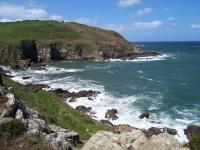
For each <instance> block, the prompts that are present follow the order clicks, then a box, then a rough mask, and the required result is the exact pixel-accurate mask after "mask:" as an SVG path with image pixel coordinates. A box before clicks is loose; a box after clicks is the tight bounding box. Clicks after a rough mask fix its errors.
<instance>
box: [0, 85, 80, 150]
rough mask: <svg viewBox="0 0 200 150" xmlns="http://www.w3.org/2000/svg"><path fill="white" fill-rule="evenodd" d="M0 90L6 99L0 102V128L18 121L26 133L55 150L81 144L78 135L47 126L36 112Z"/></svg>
mask: <svg viewBox="0 0 200 150" xmlns="http://www.w3.org/2000/svg"><path fill="white" fill-rule="evenodd" d="M0 89H1V91H4V92H1V93H3V94H5V95H4V96H5V97H7V99H6V101H3V102H2V101H0V102H1V104H2V105H3V107H0V126H1V124H5V123H8V122H11V121H13V120H18V121H20V122H22V123H23V124H24V126H25V127H26V132H27V133H29V134H32V135H36V136H40V137H41V138H42V139H44V141H46V143H48V144H49V145H50V146H51V147H52V148H53V149H56V150H65V149H75V148H74V147H75V145H76V144H79V143H81V142H80V140H79V135H78V133H76V132H74V131H70V130H68V129H63V128H61V127H59V126H56V125H52V124H47V123H46V122H45V121H44V120H43V119H42V117H41V115H40V114H39V113H38V112H37V111H35V110H33V109H31V108H28V107H25V106H24V105H23V103H22V102H21V101H20V100H18V99H17V98H15V96H14V95H13V94H11V93H8V92H7V91H6V90H4V88H3V87H1V88H0ZM0 100H2V99H0Z"/></svg>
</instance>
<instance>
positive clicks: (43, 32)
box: [0, 21, 81, 43]
mask: <svg viewBox="0 0 200 150" xmlns="http://www.w3.org/2000/svg"><path fill="white" fill-rule="evenodd" d="M79 37H81V35H80V33H78V32H76V31H74V30H73V29H71V28H70V27H68V26H66V25H65V24H64V23H59V22H56V21H23V22H10V23H0V42H5V43H18V42H19V41H20V40H23V39H31V40H32V39H38V40H51V39H73V38H79Z"/></svg>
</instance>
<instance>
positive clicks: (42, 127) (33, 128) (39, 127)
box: [27, 118, 52, 135]
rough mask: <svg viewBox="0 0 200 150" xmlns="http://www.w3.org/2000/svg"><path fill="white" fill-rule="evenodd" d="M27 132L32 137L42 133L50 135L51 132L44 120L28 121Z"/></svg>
mask: <svg viewBox="0 0 200 150" xmlns="http://www.w3.org/2000/svg"><path fill="white" fill-rule="evenodd" d="M27 132H28V133H31V134H34V135H40V134H42V133H45V134H49V133H52V130H51V129H50V128H49V127H48V125H47V124H46V123H45V121H44V120H42V119H39V118H37V119H28V125H27Z"/></svg>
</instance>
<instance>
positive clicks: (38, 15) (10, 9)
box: [0, 2, 62, 22]
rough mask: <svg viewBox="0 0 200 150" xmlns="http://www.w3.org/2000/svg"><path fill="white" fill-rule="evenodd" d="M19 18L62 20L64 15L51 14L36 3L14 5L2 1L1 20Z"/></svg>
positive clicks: (7, 20) (15, 19) (0, 6)
mask: <svg viewBox="0 0 200 150" xmlns="http://www.w3.org/2000/svg"><path fill="white" fill-rule="evenodd" d="M18 20H57V21H61V20H62V16H60V15H50V14H49V13H48V12H47V10H45V9H42V8H38V7H36V6H34V5H31V6H26V5H14V4H9V3H6V2H0V22H11V21H18Z"/></svg>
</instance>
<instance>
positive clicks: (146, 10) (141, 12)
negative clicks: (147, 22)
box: [135, 7, 153, 16]
mask: <svg viewBox="0 0 200 150" xmlns="http://www.w3.org/2000/svg"><path fill="white" fill-rule="evenodd" d="M152 12H153V9H152V8H149V7H148V8H144V9H140V10H138V11H137V12H136V13H135V16H144V15H146V14H150V13H152Z"/></svg>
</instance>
